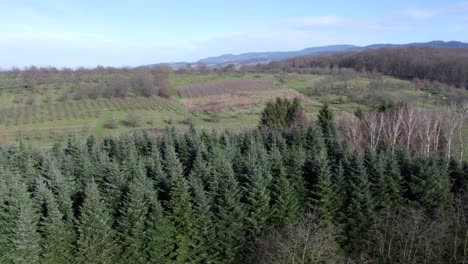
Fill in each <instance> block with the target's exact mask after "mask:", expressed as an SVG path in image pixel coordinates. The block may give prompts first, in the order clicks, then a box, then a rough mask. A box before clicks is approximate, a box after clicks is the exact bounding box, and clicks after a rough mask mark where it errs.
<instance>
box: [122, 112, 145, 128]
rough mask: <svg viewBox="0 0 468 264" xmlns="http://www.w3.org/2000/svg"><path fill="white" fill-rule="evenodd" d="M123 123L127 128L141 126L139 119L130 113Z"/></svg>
mask: <svg viewBox="0 0 468 264" xmlns="http://www.w3.org/2000/svg"><path fill="white" fill-rule="evenodd" d="M123 123H124V124H125V125H126V126H129V127H139V126H141V118H140V116H139V115H137V114H136V113H134V112H130V113H129V114H128V115H127V118H126V119H125V121H124V122H123Z"/></svg>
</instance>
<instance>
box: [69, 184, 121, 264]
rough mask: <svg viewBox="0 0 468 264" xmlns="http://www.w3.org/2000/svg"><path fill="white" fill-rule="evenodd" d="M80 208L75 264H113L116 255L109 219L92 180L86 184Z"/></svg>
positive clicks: (113, 235)
mask: <svg viewBox="0 0 468 264" xmlns="http://www.w3.org/2000/svg"><path fill="white" fill-rule="evenodd" d="M84 196H85V197H84V201H83V205H82V206H81V208H80V218H79V221H78V223H77V225H78V241H77V246H78V254H77V259H76V261H77V263H114V261H115V257H116V254H117V253H118V250H117V246H116V241H115V234H114V231H113V230H112V228H111V218H110V216H109V214H108V212H107V211H106V208H105V205H104V203H103V201H102V199H101V195H100V193H99V190H98V186H97V184H96V182H95V181H94V179H92V180H91V182H90V183H88V184H87V186H86V188H85V191H84Z"/></svg>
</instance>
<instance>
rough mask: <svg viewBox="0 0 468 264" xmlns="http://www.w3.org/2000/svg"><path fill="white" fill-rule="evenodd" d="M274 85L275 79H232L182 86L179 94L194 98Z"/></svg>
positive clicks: (254, 89)
mask: <svg viewBox="0 0 468 264" xmlns="http://www.w3.org/2000/svg"><path fill="white" fill-rule="evenodd" d="M274 86H275V82H274V81H273V80H266V79H259V80H245V79H231V80H220V81H211V82H206V83H201V84H192V85H188V86H185V87H182V88H180V89H179V94H180V96H181V97H182V98H194V97H202V96H210V95H217V94H229V93H238V92H241V91H261V90H269V89H273V88H274Z"/></svg>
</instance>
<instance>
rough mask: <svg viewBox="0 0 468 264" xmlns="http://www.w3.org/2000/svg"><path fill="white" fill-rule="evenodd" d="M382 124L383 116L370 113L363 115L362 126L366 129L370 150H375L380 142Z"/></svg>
mask: <svg viewBox="0 0 468 264" xmlns="http://www.w3.org/2000/svg"><path fill="white" fill-rule="evenodd" d="M383 124H384V115H383V114H382V113H378V112H370V113H366V114H365V115H364V125H365V127H366V128H367V136H368V138H369V145H370V148H371V149H372V150H376V149H377V146H378V144H379V142H380V137H381V134H382V128H383Z"/></svg>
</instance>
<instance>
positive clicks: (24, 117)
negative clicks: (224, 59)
mask: <svg viewBox="0 0 468 264" xmlns="http://www.w3.org/2000/svg"><path fill="white" fill-rule="evenodd" d="M114 77H115V76H114ZM120 77H121V76H120ZM120 77H119V76H118V78H120ZM2 78H4V79H3V83H4V84H5V83H6V84H8V83H9V82H7V81H6V80H5V77H2ZM90 78H91V77H89V76H88V77H87V79H86V81H92V80H91V79H92V78H91V79H90ZM96 78H98V77H96ZM169 80H170V86H171V91H172V92H171V93H172V97H171V98H170V99H165V98H162V97H160V96H157V95H152V96H147V97H145V96H139V95H137V94H135V93H132V92H131V91H130V92H128V95H126V96H125V97H110V98H107V97H103V96H98V97H96V98H89V97H86V96H85V97H81V96H77V94H78V92H80V91H82V90H77V91H76V88H75V90H73V88H72V87H71V85H69V84H68V83H66V82H64V83H61V84H57V85H43V86H37V87H35V88H34V89H28V88H18V87H11V88H7V87H4V88H2V89H0V140H1V141H2V142H15V141H20V140H25V141H30V142H33V143H35V144H38V145H42V146H48V145H51V144H52V143H53V142H54V141H58V140H62V139H64V138H66V137H68V136H70V135H73V134H78V135H80V136H89V135H95V136H97V137H103V136H108V135H114V136H117V135H120V134H122V133H126V132H129V131H132V130H140V129H151V128H156V129H160V128H164V127H166V126H167V125H174V126H176V128H177V129H182V130H184V129H187V128H188V127H189V125H191V124H194V125H196V126H197V127H200V128H207V129H211V128H216V129H225V128H236V129H242V128H252V127H255V126H256V125H257V123H258V118H259V114H260V112H261V110H262V108H263V106H264V104H265V103H266V102H268V101H270V100H274V99H275V98H277V97H286V98H290V99H291V98H296V97H298V98H301V99H302V102H303V103H302V105H303V108H304V109H305V111H306V113H307V114H308V115H309V116H313V115H314V114H315V113H316V112H317V110H318V109H319V108H320V106H321V105H322V103H323V102H328V103H329V104H330V105H331V106H332V108H333V109H335V110H338V111H341V112H348V113H353V112H354V111H356V109H358V108H361V109H368V108H370V107H372V105H373V104H376V103H378V102H379V100H382V99H385V100H392V101H405V102H411V103H417V104H419V105H420V106H424V107H434V106H436V105H439V104H441V103H444V98H445V95H438V96H430V95H431V94H433V93H434V92H433V91H432V90H428V91H421V90H417V89H416V87H415V85H414V84H413V83H412V82H409V81H403V80H398V79H395V78H391V77H379V78H376V77H373V76H340V75H338V76H334V75H317V74H271V73H255V74H253V73H245V74H241V73H171V74H170V78H169ZM11 83H14V82H13V81H12V82H11ZM85 88H87V87H85ZM85 88H83V89H85ZM88 89H90V88H89V87H88ZM72 90H73V91H72ZM449 92H450V91H448V92H447V95H446V96H450V93H449ZM452 93H457V94H456V95H453V96H456V97H460V94H461V96H462V97H463V96H464V97H466V91H462V92H460V91H455V92H452ZM64 95H67V96H65V97H64ZM130 118H135V119H137V120H135V122H134V123H132V122H128V119H130ZM130 123H132V125H129V124H130Z"/></svg>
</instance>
